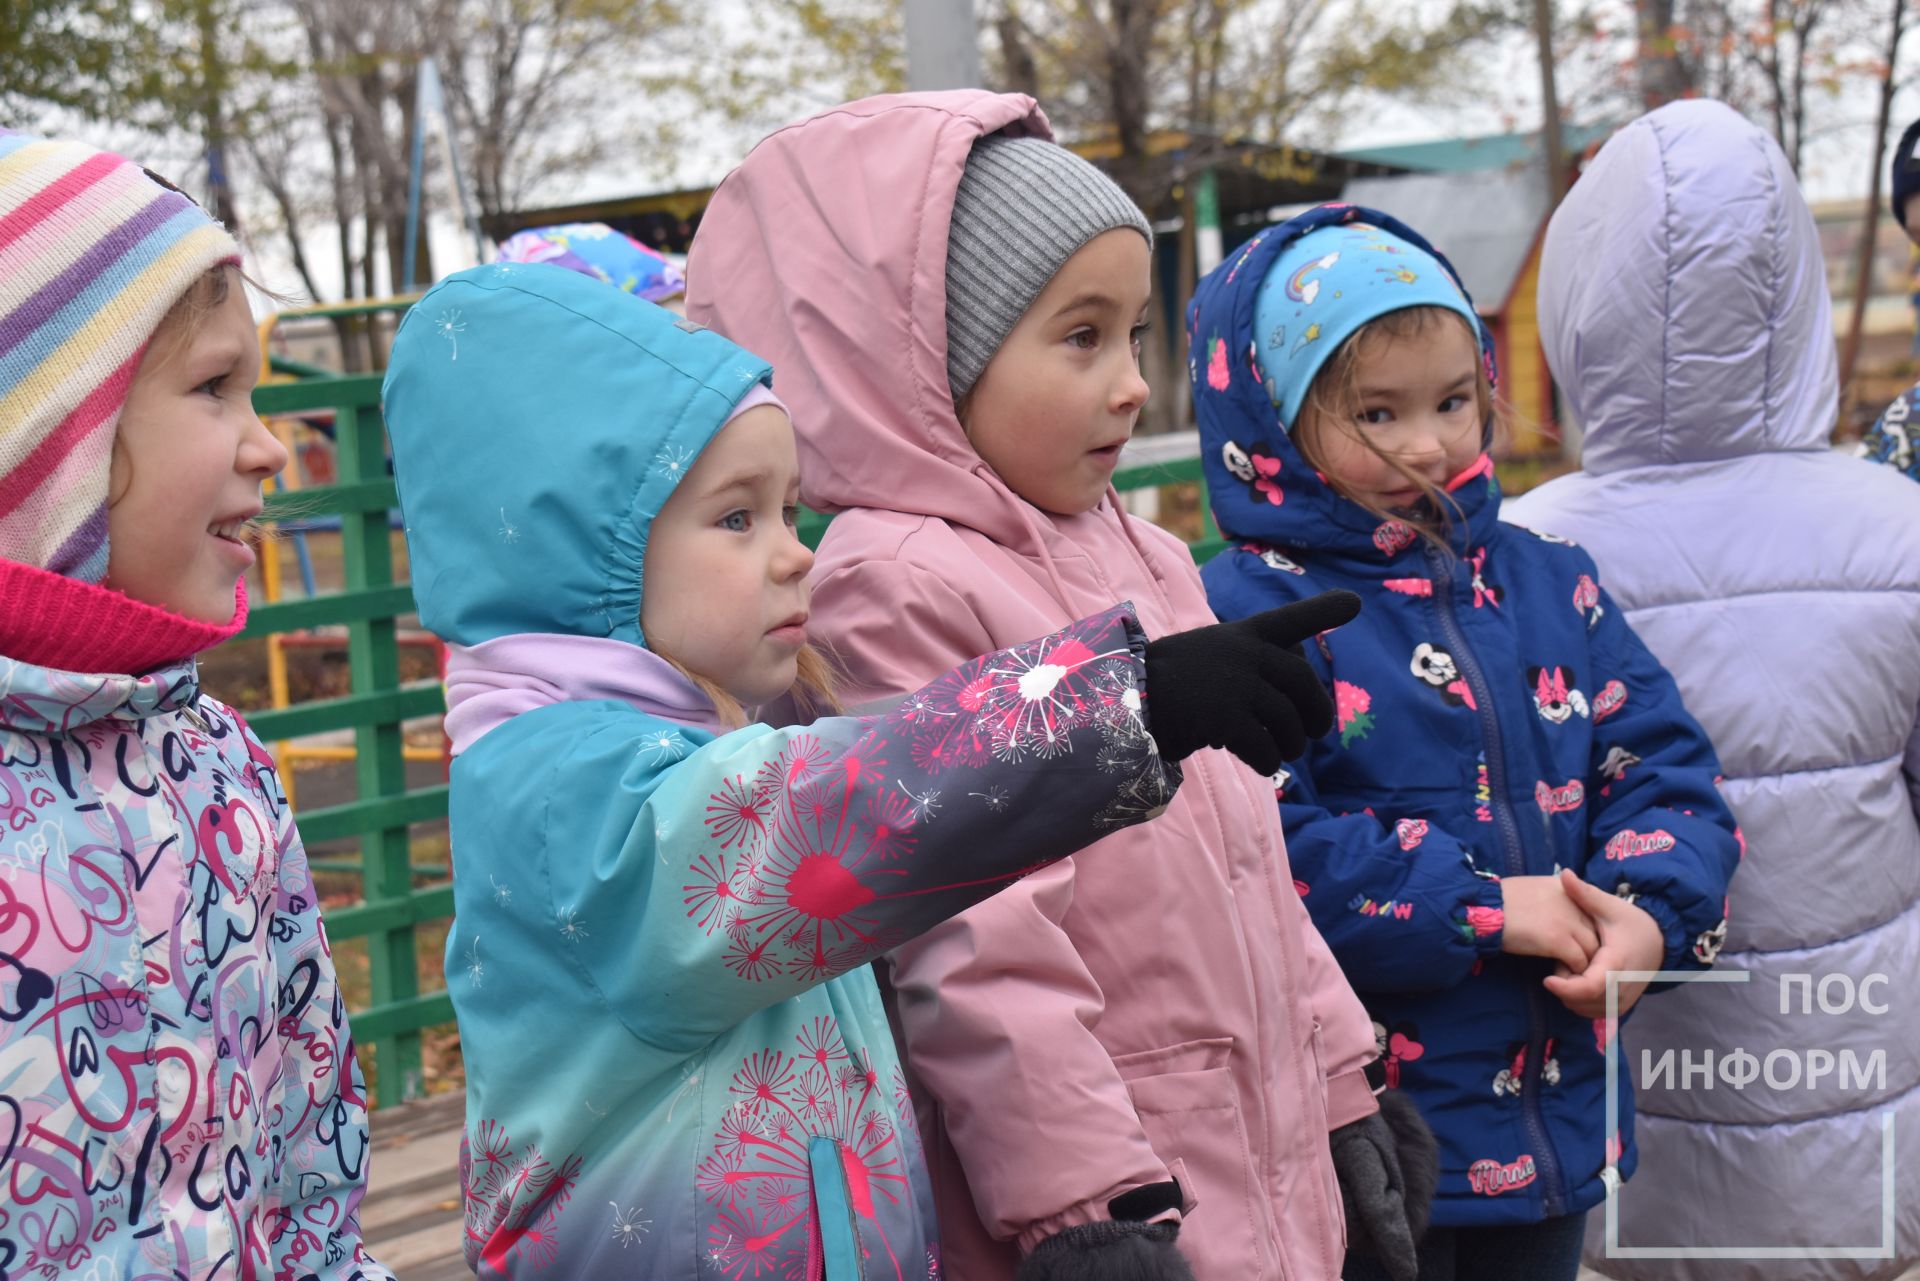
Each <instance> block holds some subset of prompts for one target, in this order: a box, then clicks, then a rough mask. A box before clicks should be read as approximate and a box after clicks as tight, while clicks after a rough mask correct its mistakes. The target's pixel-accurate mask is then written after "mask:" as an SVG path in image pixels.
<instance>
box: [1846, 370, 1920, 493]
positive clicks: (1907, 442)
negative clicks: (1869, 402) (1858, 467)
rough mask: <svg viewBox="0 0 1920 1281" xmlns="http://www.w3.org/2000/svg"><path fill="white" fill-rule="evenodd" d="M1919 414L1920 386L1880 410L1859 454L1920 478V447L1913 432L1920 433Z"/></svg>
mask: <svg viewBox="0 0 1920 1281" xmlns="http://www.w3.org/2000/svg"><path fill="white" fill-rule="evenodd" d="M1917 416H1920V386H1914V387H1909V388H1907V389H1906V390H1905V391H1903V392H1901V393H1900V394H1899V395H1898V396H1895V397H1894V398H1893V402H1892V403H1891V404H1889V405H1888V406H1887V407H1886V408H1885V409H1883V410H1881V411H1880V416H1879V417H1878V418H1876V419H1874V420H1873V426H1872V427H1870V428H1868V429H1867V434H1866V435H1865V436H1863V437H1861V438H1860V446H1859V448H1858V450H1857V451H1856V453H1857V454H1858V456H1859V457H1861V458H1865V459H1867V460H1868V461H1869V462H1876V463H1885V464H1886V465H1887V466H1889V467H1891V468H1893V469H1894V470H1896V471H1900V472H1904V473H1906V475H1907V476H1909V477H1910V478H1912V479H1914V480H1920V449H1915V448H1914V435H1915V433H1916V432H1920V426H1916V424H1915V418H1916V417H1917Z"/></svg>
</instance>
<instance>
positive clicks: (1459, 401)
mask: <svg viewBox="0 0 1920 1281" xmlns="http://www.w3.org/2000/svg"><path fill="white" fill-rule="evenodd" d="M1466 407H1467V398H1466V397H1465V396H1449V397H1447V398H1446V399H1445V400H1443V401H1441V402H1440V412H1441V413H1443V414H1457V413H1459V412H1460V411H1461V410H1463V409H1465V408H1466Z"/></svg>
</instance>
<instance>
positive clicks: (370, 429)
mask: <svg viewBox="0 0 1920 1281" xmlns="http://www.w3.org/2000/svg"><path fill="white" fill-rule="evenodd" d="M300 372H305V371H304V370H303V371H300ZM254 407H255V408H256V409H257V410H258V411H259V413H260V414H261V415H262V416H267V415H274V414H299V413H311V412H317V411H328V410H330V411H332V413H333V415H334V432H335V444H336V448H337V451H338V454H337V473H338V479H337V483H335V484H332V485H327V486H315V487H311V488H304V489H300V490H297V491H295V492H293V493H287V494H275V495H273V496H272V497H271V498H270V499H269V501H268V503H267V508H266V512H265V516H264V518H265V519H267V520H269V521H271V520H274V519H277V518H278V519H285V518H288V517H290V516H293V515H298V516H301V517H312V516H316V515H335V516H338V517H339V518H340V520H341V552H342V557H343V566H344V574H345V588H344V590H342V591H339V592H336V593H331V594H328V595H324V596H317V597H314V598H311V599H302V600H290V601H283V602H279V603H274V604H264V605H261V606H260V607H258V608H257V609H255V610H254V611H253V613H252V616H251V617H250V618H249V619H248V622H247V629H246V631H244V632H242V633H241V639H247V638H254V637H263V636H266V635H268V634H269V633H274V632H283V633H284V632H296V631H304V630H307V629H310V628H316V627H333V626H344V627H345V629H346V640H347V657H348V662H349V666H350V669H351V685H350V691H351V692H350V693H348V694H347V695H346V696H345V697H341V698H330V699H325V700H321V701H317V702H308V703H302V704H298V705H295V706H291V707H287V708H284V709H275V710H265V711H250V712H249V713H248V720H249V721H250V722H251V724H252V725H253V728H254V730H255V732H256V733H258V734H259V736H260V738H261V739H262V740H263V741H265V742H268V743H273V742H276V741H282V740H286V739H294V738H300V737H303V736H305V735H310V734H322V733H327V732H330V731H336V730H352V731H353V735H354V744H355V748H356V752H355V756H354V771H355V779H356V782H357V785H358V788H357V799H355V800H353V801H351V802H349V803H346V804H341V805H333V806H328V807H326V808H321V809H307V810H301V811H300V813H299V823H300V833H301V836H302V837H303V839H304V840H305V841H306V843H307V844H308V845H309V846H310V847H311V846H314V845H318V844H320V843H322V842H325V841H332V840H336V839H339V838H343V837H351V838H357V839H358V841H359V845H360V856H359V858H358V859H357V860H337V861H333V862H331V863H330V864H329V866H332V867H336V868H345V869H353V870H357V871H358V873H359V876H360V878H361V897H362V900H363V901H362V902H360V903H358V904H356V905H354V906H352V907H347V908H342V909H338V910H334V911H331V912H329V913H327V918H326V921H327V933H328V936H329V937H330V938H331V939H332V940H333V941H334V942H336V943H338V942H342V941H345V940H348V939H365V940H366V946H367V952H368V962H369V968H370V971H371V977H372V1004H371V1005H370V1006H369V1007H368V1008H366V1009H363V1010H354V1011H352V1015H353V1031H354V1035H355V1037H356V1039H357V1040H358V1041H359V1043H360V1045H361V1046H362V1047H364V1048H365V1049H366V1050H367V1051H368V1052H369V1053H370V1054H371V1055H372V1060H373V1064H374V1065H375V1069H376V1077H377V1082H376V1095H375V1102H376V1103H377V1105H378V1106H381V1107H386V1106H391V1105H393V1104H396V1103H401V1102H405V1101H407V1100H409V1099H413V1098H417V1097H419V1096H420V1095H421V1094H422V1093H423V1081H422V1074H421V1033H422V1032H423V1031H424V1030H426V1029H428V1028H431V1027H435V1026H437V1025H441V1024H446V1023H450V1022H452V1020H453V1004H452V1001H451V1000H450V998H449V997H448V996H447V994H446V992H445V991H444V990H442V991H433V992H425V993H423V992H421V991H420V990H419V986H418V983H417V980H416V968H417V955H416V954H417V949H418V946H419V940H418V938H417V937H416V934H417V931H418V929H419V927H421V926H423V925H427V924H430V923H433V922H436V921H440V920H444V919H446V918H448V917H451V916H452V914H453V889H452V887H451V886H450V885H435V886H429V887H426V888H420V889H416V888H414V885H413V880H414V876H415V873H416V871H417V869H416V868H415V867H414V865H413V858H412V851H411V840H410V834H409V830H408V829H409V828H410V827H411V826H412V825H414V824H419V823H430V822H433V821H435V820H438V819H444V818H445V817H446V813H447V788H446V786H445V785H444V784H436V785H433V786H428V787H416V788H409V786H408V780H407V774H406V762H405V760H404V758H403V756H402V746H403V743H402V726H403V723H404V722H406V721H408V720H410V719H415V718H419V717H424V716H433V715H435V714H437V713H439V712H440V711H441V710H442V707H443V702H442V695H441V689H440V686H439V685H438V684H437V683H436V682H432V681H424V682H415V683H411V684H404V683H402V681H401V679H400V662H399V622H400V620H401V619H402V618H403V617H405V616H408V615H411V614H412V613H413V612H414V601H413V593H412V590H411V589H410V588H409V587H408V586H407V585H406V584H405V583H401V582H396V581H395V575H394V563H393V551H392V538H391V525H390V523H389V512H390V511H391V510H392V509H393V508H394V507H395V506H396V505H397V496H396V493H395V490H394V484H393V479H392V477H391V476H390V475H389V472H388V466H387V448H386V439H385V430H384V427H383V424H382V419H381V415H380V377H379V376H378V375H366V376H346V377H316V378H310V379H308V380H305V381H301V382H294V383H277V384H269V385H266V386H262V387H261V388H259V389H258V390H257V391H256V392H255V393H254ZM1199 481H1200V463H1199V460H1198V459H1197V458H1195V457H1185V458H1173V459H1170V460H1168V461H1164V462H1154V463H1148V464H1146V465H1141V466H1129V467H1127V468H1125V469H1123V470H1122V471H1120V472H1119V473H1118V474H1116V476H1115V477H1114V484H1115V485H1116V487H1118V488H1120V489H1122V490H1137V489H1146V488H1150V487H1156V486H1162V485H1174V484H1182V483H1198V482H1199ZM1201 518H1202V520H1203V522H1204V525H1203V530H1202V537H1201V539H1200V541H1198V542H1196V543H1195V544H1194V552H1195V555H1196V556H1199V557H1201V558H1202V559H1204V558H1205V557H1206V556H1209V555H1212V554H1213V553H1214V552H1216V551H1218V550H1219V549H1220V548H1221V546H1223V544H1222V543H1221V542H1220V539H1219V535H1218V533H1217V531H1215V529H1214V527H1213V524H1212V520H1211V517H1210V515H1207V514H1206V511H1205V503H1204V501H1203V502H1202V503H1201ZM825 528H826V520H825V518H823V517H821V516H818V515H815V514H813V513H806V514H805V515H804V516H803V519H802V521H801V536H802V537H803V538H805V539H806V541H807V542H808V543H809V544H810V545H812V544H817V543H818V542H819V539H820V535H821V533H822V532H823V531H824V530H825ZM296 799H297V792H296Z"/></svg>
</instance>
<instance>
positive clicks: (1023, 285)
mask: <svg viewBox="0 0 1920 1281" xmlns="http://www.w3.org/2000/svg"><path fill="white" fill-rule="evenodd" d="M1116 227H1132V228H1133V229H1134V230H1136V231H1138V232H1139V233H1140V234H1141V235H1143V236H1145V237H1146V238H1147V243H1148V244H1149V245H1151V244H1152V243H1153V227H1152V225H1151V224H1149V223H1148V222H1147V217H1146V215H1145V214H1143V213H1141V212H1140V209H1139V206H1137V205H1135V204H1134V203H1133V201H1132V200H1130V199H1128V198H1127V193H1126V192H1124V191H1122V190H1120V188H1119V186H1118V185H1117V184H1115V182H1114V181H1113V179H1111V178H1109V177H1107V175H1105V174H1103V173H1101V172H1100V171H1099V170H1098V169H1096V168H1094V167H1093V166H1092V165H1091V164H1089V163H1088V162H1087V161H1085V160H1082V159H1081V158H1080V157H1079V156H1076V155H1074V154H1073V153H1072V152H1071V151H1068V150H1067V149H1066V148H1065V147H1062V146H1060V145H1059V144H1058V143H1052V142H1043V141H1042V140H1040V139H1039V138H1005V137H1001V136H999V135H989V136H988V137H984V138H982V139H980V140H979V141H978V142H976V143H974V144H973V152H972V154H970V155H969V156H968V157H967V168H966V171H965V172H964V173H962V174H961V175H960V190H959V192H958V193H957V194H956V195H955V196H954V201H953V225H952V229H951V230H950V231H949V232H948V233H947V383H948V385H949V386H950V387H951V388H952V389H953V399H954V401H955V403H958V402H959V400H960V398H961V397H963V396H965V395H966V394H967V393H968V392H969V391H972V390H973V384H974V383H975V382H976V381H978V380H979V378H980V371H981V370H983V369H985V368H986V367H987V362H988V361H989V360H992V359H993V353H994V352H996V351H999V350H1000V344H1001V343H1003V342H1005V341H1006V339H1007V335H1008V334H1009V333H1011V332H1012V331H1013V327H1014V326H1015V325H1016V324H1018V323H1019V322H1020V317H1021V316H1023V315H1025V314H1026V311H1027V308H1028V307H1031V306H1032V305H1033V300H1034V299H1035V298H1038V297H1039V296H1040V291H1041V290H1043V289H1045V288H1046V287H1047V282H1048V281H1050V280H1052V279H1053V277H1054V273H1056V272H1058V271H1059V270H1060V268H1061V267H1062V266H1064V265H1065V263H1066V261H1067V259H1069V258H1071V257H1073V255H1074V254H1075V253H1076V252H1077V251H1078V250H1079V248H1080V246H1082V245H1084V244H1086V243H1087V242H1088V241H1089V240H1092V239H1093V238H1094V237H1095V236H1097V235H1099V234H1100V233H1101V232H1103V231H1112V230H1114V229H1115V228H1116Z"/></svg>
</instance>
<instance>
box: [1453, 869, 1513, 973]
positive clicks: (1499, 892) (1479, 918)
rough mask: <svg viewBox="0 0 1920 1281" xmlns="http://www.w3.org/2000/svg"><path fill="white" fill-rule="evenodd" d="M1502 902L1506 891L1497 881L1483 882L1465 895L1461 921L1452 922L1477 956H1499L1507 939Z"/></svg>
mask: <svg viewBox="0 0 1920 1281" xmlns="http://www.w3.org/2000/svg"><path fill="white" fill-rule="evenodd" d="M1505 903H1506V891H1505V890H1503V889H1502V888H1501V887H1500V882H1498V881H1482V882H1481V883H1480V884H1479V885H1478V886H1476V887H1475V892H1474V893H1473V894H1471V895H1469V896H1468V898H1467V902H1466V904H1465V906H1464V907H1463V908H1462V910H1461V919H1459V920H1456V921H1455V922H1454V927H1455V928H1456V929H1458V930H1459V931H1460V932H1461V934H1463V935H1465V936H1466V939H1467V941H1468V942H1469V943H1471V944H1473V950H1474V953H1475V954H1476V955H1478V956H1497V955H1499V953H1500V949H1501V945H1502V944H1504V943H1505V942H1506V936H1507V912H1506V907H1505V906H1504V905H1505Z"/></svg>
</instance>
